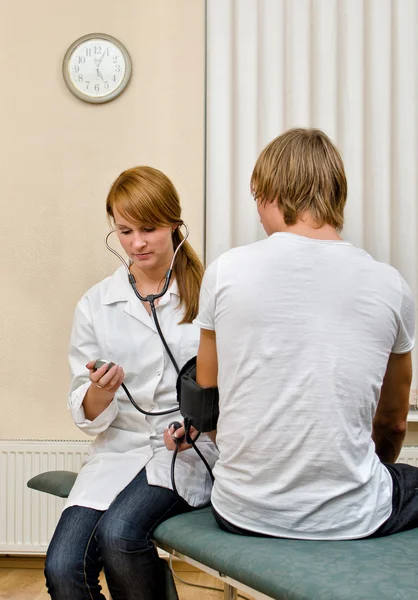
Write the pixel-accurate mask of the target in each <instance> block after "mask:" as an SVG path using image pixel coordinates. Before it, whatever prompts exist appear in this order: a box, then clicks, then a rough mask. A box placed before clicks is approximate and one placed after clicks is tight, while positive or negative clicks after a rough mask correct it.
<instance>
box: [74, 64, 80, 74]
mask: <svg viewBox="0 0 418 600" xmlns="http://www.w3.org/2000/svg"><path fill="white" fill-rule="evenodd" d="M79 70H80V67H79V66H78V65H75V66H74V72H75V73H78V72H79Z"/></svg>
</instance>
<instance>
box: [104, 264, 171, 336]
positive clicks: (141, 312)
mask: <svg viewBox="0 0 418 600" xmlns="http://www.w3.org/2000/svg"><path fill="white" fill-rule="evenodd" d="M106 283H107V287H106V291H105V293H104V298H103V304H106V305H108V304H114V303H115V302H126V306H125V312H126V313H128V314H130V315H131V316H132V317H134V318H135V319H138V320H139V321H141V322H142V323H144V324H145V325H147V326H148V327H151V329H155V324H154V320H153V319H152V317H151V316H150V315H149V313H148V312H147V310H146V308H145V306H144V305H143V304H142V302H141V301H140V300H139V298H137V297H136V296H135V293H134V291H133V289H132V287H131V284H130V283H129V280H128V274H127V272H126V269H125V267H123V266H121V267H119V269H118V270H117V271H115V273H114V274H113V275H112V276H111V277H110V278H109V279H107V281H106ZM173 295H174V296H177V297H179V296H180V293H179V289H178V285H177V281H176V280H174V281H173V283H172V284H171V285H170V287H169V288H168V290H167V292H166V294H165V295H164V296H162V298H160V300H159V301H158V304H157V306H164V305H165V304H168V303H169V302H170V301H171V296H173ZM177 302H178V300H177Z"/></svg>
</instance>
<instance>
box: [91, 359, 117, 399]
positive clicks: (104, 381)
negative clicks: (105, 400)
mask: <svg viewBox="0 0 418 600" xmlns="http://www.w3.org/2000/svg"><path fill="white" fill-rule="evenodd" d="M95 362H96V361H95V360H91V361H89V362H88V363H87V364H86V367H87V368H88V370H89V378H90V381H91V384H92V386H94V387H95V388H97V391H98V392H101V393H107V394H108V395H111V396H112V397H113V396H114V394H115V392H116V391H117V389H118V388H119V387H120V385H121V384H122V382H123V379H124V377H125V373H124V371H123V369H122V367H120V366H119V365H113V366H112V367H111V368H110V369H109V368H108V367H109V365H108V364H104V365H103V366H101V367H100V368H99V369H97V370H96V371H95V370H94V364H95Z"/></svg>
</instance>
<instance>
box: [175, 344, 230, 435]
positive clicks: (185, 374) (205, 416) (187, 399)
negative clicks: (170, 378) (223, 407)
mask: <svg viewBox="0 0 418 600" xmlns="http://www.w3.org/2000/svg"><path fill="white" fill-rule="evenodd" d="M176 387H177V400H178V402H179V405H180V412H181V414H182V416H183V417H184V418H186V417H187V418H188V419H190V421H191V424H192V425H193V427H194V428H195V429H197V431H213V430H214V429H216V424H217V422H218V417H219V391H218V388H217V387H209V388H204V387H202V386H200V385H199V384H198V383H196V356H195V357H193V358H191V359H190V360H189V361H188V362H187V363H186V364H185V365H184V366H183V368H182V369H181V371H180V373H179V375H178V378H177V386H176Z"/></svg>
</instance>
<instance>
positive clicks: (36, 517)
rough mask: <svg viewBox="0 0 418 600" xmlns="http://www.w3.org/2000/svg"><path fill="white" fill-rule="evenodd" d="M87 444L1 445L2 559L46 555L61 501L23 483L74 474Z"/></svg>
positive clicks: (416, 458)
mask: <svg viewBox="0 0 418 600" xmlns="http://www.w3.org/2000/svg"><path fill="white" fill-rule="evenodd" d="M89 444H90V442H84V441H80V442H78V441H65V440H62V441H52V440H51V441H45V440H42V441H38V440H0V478H1V480H0V554H45V552H46V549H47V547H48V543H49V541H50V539H51V537H52V534H53V532H54V529H55V526H56V524H57V522H58V519H59V517H60V514H61V511H62V508H63V506H64V502H65V500H64V499H63V498H55V497H54V496H51V495H50V494H43V493H41V492H37V491H35V490H30V489H29V488H28V487H27V486H26V482H27V481H28V479H30V478H31V477H33V476H34V475H37V474H38V473H43V472H44V471H56V470H59V471H76V472H78V471H79V470H80V468H81V464H82V462H83V459H84V456H85V455H86V454H87V451H88V447H89ZM399 462H406V463H408V464H410V465H414V466H418V446H404V447H403V448H402V451H401V454H400V456H399Z"/></svg>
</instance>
